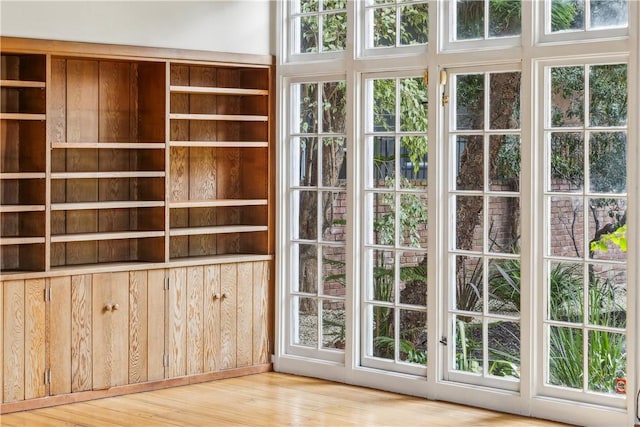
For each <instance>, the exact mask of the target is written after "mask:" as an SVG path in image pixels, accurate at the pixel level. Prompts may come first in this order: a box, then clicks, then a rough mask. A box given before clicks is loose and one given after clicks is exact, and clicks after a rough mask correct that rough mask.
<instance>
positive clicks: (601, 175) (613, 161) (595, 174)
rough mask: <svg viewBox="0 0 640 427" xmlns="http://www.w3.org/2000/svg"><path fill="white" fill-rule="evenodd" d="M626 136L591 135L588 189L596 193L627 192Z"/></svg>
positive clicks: (608, 133)
mask: <svg viewBox="0 0 640 427" xmlns="http://www.w3.org/2000/svg"><path fill="white" fill-rule="evenodd" d="M626 171H627V135H626V133H625V132H598V133H592V134H591V135H590V138H589V180H590V183H589V187H590V190H591V191H593V192H598V193H625V192H626V191H627V173H626Z"/></svg>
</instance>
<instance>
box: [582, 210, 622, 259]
mask: <svg viewBox="0 0 640 427" xmlns="http://www.w3.org/2000/svg"><path fill="white" fill-rule="evenodd" d="M589 212H590V215H589V225H588V227H589V228H588V233H589V238H590V239H591V240H590V242H592V243H591V245H590V248H589V251H590V255H591V257H592V258H594V259H601V260H603V259H607V260H613V261H626V259H627V256H626V254H627V253H626V233H624V235H625V237H624V240H625V243H624V247H623V248H621V245H622V242H621V239H620V237H622V236H620V235H619V234H620V233H621V232H620V228H621V227H624V226H626V223H627V202H626V200H624V199H613V198H611V199H608V198H607V199H604V198H602V199H600V198H597V199H596V198H593V199H589ZM596 241H597V243H593V242H596ZM623 249H624V250H623Z"/></svg>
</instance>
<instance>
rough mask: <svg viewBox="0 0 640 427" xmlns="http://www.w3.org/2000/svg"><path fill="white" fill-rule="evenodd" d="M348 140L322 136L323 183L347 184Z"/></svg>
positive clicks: (330, 185) (339, 185)
mask: <svg viewBox="0 0 640 427" xmlns="http://www.w3.org/2000/svg"><path fill="white" fill-rule="evenodd" d="M346 160H347V142H346V140H345V138H343V137H335V138H322V185H323V186H325V187H345V186H346V185H347V163H346Z"/></svg>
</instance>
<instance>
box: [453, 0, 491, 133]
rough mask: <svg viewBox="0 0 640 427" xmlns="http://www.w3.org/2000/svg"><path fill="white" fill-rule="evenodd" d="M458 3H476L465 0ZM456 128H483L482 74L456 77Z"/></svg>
mask: <svg viewBox="0 0 640 427" xmlns="http://www.w3.org/2000/svg"><path fill="white" fill-rule="evenodd" d="M460 3H463V4H464V3H477V2H475V1H465V2H458V4H460ZM455 97H456V129H458V130H461V129H483V128H484V75H483V74H469V75H460V76H457V77H456V86H455Z"/></svg>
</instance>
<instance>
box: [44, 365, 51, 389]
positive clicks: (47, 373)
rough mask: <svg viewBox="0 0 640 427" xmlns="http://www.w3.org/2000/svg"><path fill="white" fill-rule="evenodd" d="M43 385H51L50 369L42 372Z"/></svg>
mask: <svg viewBox="0 0 640 427" xmlns="http://www.w3.org/2000/svg"><path fill="white" fill-rule="evenodd" d="M44 385H51V368H47V369H45V370H44Z"/></svg>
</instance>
